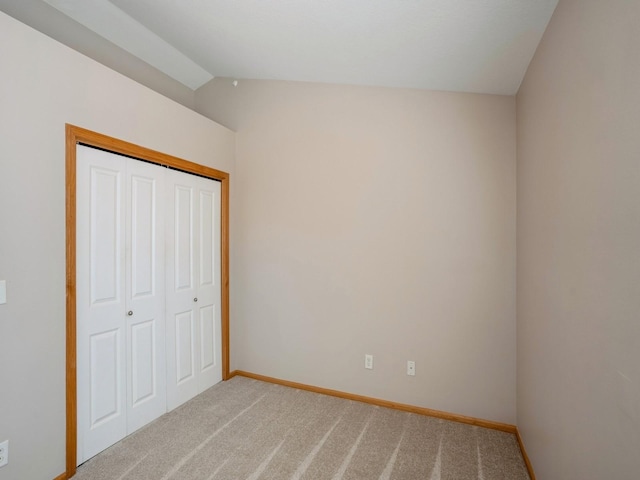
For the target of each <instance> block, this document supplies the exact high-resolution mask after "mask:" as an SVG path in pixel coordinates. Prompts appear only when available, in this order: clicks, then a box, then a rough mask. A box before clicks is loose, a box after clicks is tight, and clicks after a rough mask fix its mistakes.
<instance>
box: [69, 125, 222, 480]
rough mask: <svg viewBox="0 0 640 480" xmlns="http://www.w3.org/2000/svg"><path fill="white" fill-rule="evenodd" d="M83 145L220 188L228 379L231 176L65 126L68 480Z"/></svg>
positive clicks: (72, 452)
mask: <svg viewBox="0 0 640 480" xmlns="http://www.w3.org/2000/svg"><path fill="white" fill-rule="evenodd" d="M78 144H84V145H88V146H91V147H97V148H101V149H103V150H107V151H110V152H114V153H118V154H122V155H125V156H128V157H133V158H137V159H139V160H144V161H147V162H151V163H155V164H158V165H162V166H167V167H171V168H175V169H177V170H182V171H184V172H189V173H193V174H196V175H200V176H202V177H207V178H211V179H213V180H217V181H219V182H220V183H221V187H222V188H221V192H220V196H221V207H220V208H221V218H220V220H221V222H220V223H221V225H220V227H221V228H220V237H221V239H220V240H221V242H220V259H221V265H220V266H221V272H220V274H221V289H222V291H221V314H222V318H221V335H222V338H221V342H222V352H221V353H222V379H223V380H227V379H229V174H228V173H226V172H222V171H220V170H216V169H213V168H210V167H205V166H204V165H199V164H197V163H193V162H189V161H188V160H183V159H181V158H177V157H173V156H171V155H167V154H164V153H160V152H157V151H155V150H150V149H148V148H145V147H141V146H138V145H135V144H133V143H129V142H125V141H123V140H119V139H117V138H113V137H109V136H107V135H102V134H100V133H96V132H92V131H91V130H87V129H84V128H81V127H76V126H74V125H70V124H66V244H67V246H66V264H67V303H66V311H67V315H66V316H67V327H66V329H67V331H66V352H67V354H66V357H67V360H66V385H67V386H66V395H67V400H66V413H67V420H66V425H67V435H66V449H67V455H66V468H67V471H66V478H71V477H72V476H73V475H74V474H75V473H76V460H77V449H78V445H77V441H78V432H77V428H78V422H77V420H78V419H77V392H78V390H77V377H76V348H77V344H76V146H77V145H78Z"/></svg>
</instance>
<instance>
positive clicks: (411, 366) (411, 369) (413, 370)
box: [407, 360, 416, 377]
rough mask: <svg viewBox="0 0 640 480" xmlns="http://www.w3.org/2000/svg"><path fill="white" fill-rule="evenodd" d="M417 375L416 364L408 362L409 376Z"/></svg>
mask: <svg viewBox="0 0 640 480" xmlns="http://www.w3.org/2000/svg"><path fill="white" fill-rule="evenodd" d="M415 374H416V362H414V361H413V360H409V361H407V375H411V376H412V377H413V376H414V375H415Z"/></svg>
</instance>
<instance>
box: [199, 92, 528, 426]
mask: <svg viewBox="0 0 640 480" xmlns="http://www.w3.org/2000/svg"><path fill="white" fill-rule="evenodd" d="M196 105H198V106H199V108H200V109H201V111H202V112H203V113H204V114H205V115H208V116H211V117H212V118H214V119H215V120H216V121H219V122H221V123H222V124H225V125H228V126H230V127H231V128H233V129H237V136H236V139H237V144H236V148H237V156H236V183H235V191H234V196H233V201H234V205H235V210H234V220H233V221H234V223H233V231H234V247H235V255H234V256H233V258H232V331H231V333H232V346H233V353H232V368H237V369H243V370H249V371H251V372H255V373H259V374H264V375H269V376H274V377H278V378H282V379H287V380H292V381H297V382H302V383H307V384H312V385H316V386H321V387H328V388H333V389H338V390H342V391H346V392H352V393H358V394H364V395H368V396H372V397H378V398H383V399H389V400H394V401H399V402H404V403H409V404H413V405H419V406H425V407H430V408H435V409H441V410H445V411H450V412H455V413H459V414H465V415H471V416H476V417H481V418H485V419H490V420H496V421H503V422H509V423H513V422H515V335H516V332H515V99H514V98H513V97H501V96H490V95H473V94H454V93H441V92H426V91H417V90H399V89H383V88H363V87H346V86H336V85H320V84H305V83H290V82H269V81H240V82H239V85H238V86H237V87H235V88H234V87H233V86H232V84H231V80H229V79H216V80H214V81H213V82H212V83H210V84H208V85H207V86H205V87H203V88H201V89H200V90H199V91H197V92H196ZM365 353H370V354H373V355H374V359H375V360H374V364H375V368H374V370H373V371H368V370H365V369H364V355H365ZM407 360H414V361H415V362H416V370H417V374H416V376H415V377H408V376H407V375H406V374H405V370H406V361H407Z"/></svg>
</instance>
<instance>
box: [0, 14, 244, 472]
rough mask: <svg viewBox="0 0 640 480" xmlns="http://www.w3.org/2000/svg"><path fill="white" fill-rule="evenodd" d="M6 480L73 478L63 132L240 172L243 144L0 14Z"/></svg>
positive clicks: (1, 413)
mask: <svg viewBox="0 0 640 480" xmlns="http://www.w3.org/2000/svg"><path fill="white" fill-rule="evenodd" d="M0 59H2V60H1V66H0V68H1V71H2V74H1V75H0V139H1V140H0V223H1V225H2V231H1V234H0V279H2V280H6V281H7V297H8V302H7V304H5V305H0V365H1V368H0V441H2V440H5V439H9V441H10V449H9V450H10V459H9V465H8V466H6V467H3V468H2V469H0V479H2V480H10V479H11V480H13V479H25V480H26V479H29V480H31V479H33V480H36V479H51V478H54V477H55V476H57V475H58V474H60V473H62V472H63V471H64V467H65V463H64V462H65V454H64V452H65V441H64V439H65V382H64V379H65V355H64V352H65V230H64V228H65V216H64V205H65V190H64V188H65V171H64V158H65V157H64V125H65V123H66V122H68V123H72V124H76V125H79V126H82V127H85V128H89V129H91V130H95V131H98V132H101V133H105V134H107V135H111V136H115V137H118V138H121V139H124V140H127V141H131V142H134V143H137V144H140V145H143V146H146V147H150V148H153V149H156V150H160V151H163V152H166V153H169V154H172V155H176V156H180V157H182V158H186V159H190V160H193V161H196V162H199V163H202V164H205V165H209V166H213V167H215V168H218V169H221V170H226V171H232V170H233V156H234V148H235V147H234V134H233V133H232V132H231V131H229V130H227V129H225V128H223V127H221V126H219V125H216V124H214V123H213V122H211V121H210V120H208V119H205V118H204V117H201V116H200V115H198V114H196V113H194V112H192V111H189V110H187V109H186V108H184V107H182V106H180V105H178V104H176V103H174V102H172V101H170V100H168V99H166V98H165V97H162V96H161V95H159V94H157V93H154V92H152V91H150V90H148V89H147V88H146V87H143V86H141V85H139V84H137V83H135V82H133V81H132V80H129V79H127V78H125V77H123V76H121V75H120V74H117V73H115V72H113V71H112V70H109V69H107V68H106V67H103V66H102V65H100V64H98V63H96V62H94V61H93V60H89V59H88V58H86V57H83V56H82V55H80V54H78V53H76V52H74V51H72V50H70V49H68V48H67V47H64V46H62V45H61V44H58V43H56V42H55V41H53V40H51V39H49V38H47V37H45V36H44V35H42V34H40V33H37V32H35V31H34V30H32V29H31V28H29V27H26V26H25V25H23V24H21V23H19V22H17V21H16V20H14V19H12V18H10V17H8V16H6V15H5V14H3V13H0Z"/></svg>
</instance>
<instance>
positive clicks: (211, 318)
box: [196, 178, 222, 392]
mask: <svg viewBox="0 0 640 480" xmlns="http://www.w3.org/2000/svg"><path fill="white" fill-rule="evenodd" d="M196 180H197V188H198V210H199V212H198V213H199V240H200V242H199V250H198V253H199V255H198V260H199V262H198V270H199V273H200V275H199V277H198V318H199V320H200V358H199V378H198V391H199V392H202V391H204V390H206V389H207V388H209V387H211V386H213V385H215V384H216V383H218V382H220V381H221V380H222V368H221V365H220V359H221V355H220V348H219V345H220V331H219V326H220V315H221V313H220V312H221V309H220V241H219V239H220V212H221V208H220V183H219V182H215V181H211V180H206V179H203V178H197V179H196Z"/></svg>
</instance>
